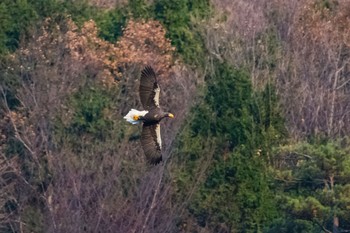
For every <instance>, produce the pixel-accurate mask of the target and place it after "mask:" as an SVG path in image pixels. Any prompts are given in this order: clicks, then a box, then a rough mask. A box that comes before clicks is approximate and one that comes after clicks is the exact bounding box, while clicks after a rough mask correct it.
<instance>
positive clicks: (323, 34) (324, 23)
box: [296, 1, 350, 47]
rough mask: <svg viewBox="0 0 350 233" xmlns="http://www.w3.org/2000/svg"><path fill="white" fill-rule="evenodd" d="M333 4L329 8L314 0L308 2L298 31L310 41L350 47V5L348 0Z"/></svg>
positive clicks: (302, 10) (303, 8) (301, 16)
mask: <svg viewBox="0 0 350 233" xmlns="http://www.w3.org/2000/svg"><path fill="white" fill-rule="evenodd" d="M332 4H333V8H332V9H329V8H327V7H325V6H321V5H320V3H319V4H315V2H314V1H308V2H306V3H305V4H304V5H303V7H302V9H301V10H300V12H301V15H300V20H299V23H298V24H297V28H296V30H297V31H296V32H297V33H298V34H299V35H301V36H304V37H307V39H309V40H310V41H314V42H319V43H327V44H335V45H341V44H344V45H346V46H347V47H350V6H349V5H348V3H347V1H338V2H333V1H332Z"/></svg>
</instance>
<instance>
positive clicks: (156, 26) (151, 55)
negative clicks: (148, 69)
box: [66, 19, 175, 86]
mask: <svg viewBox="0 0 350 233" xmlns="http://www.w3.org/2000/svg"><path fill="white" fill-rule="evenodd" d="M66 35H67V37H68V48H69V51H70V53H71V55H72V57H73V58H75V59H76V60H77V61H78V62H83V63H86V62H87V61H90V62H91V61H92V62H93V63H95V64H96V65H97V67H100V68H101V71H100V72H99V75H98V76H99V78H100V80H101V81H102V82H103V83H104V84H106V86H110V85H113V84H115V83H116V82H115V78H120V77H121V76H122V74H121V73H120V72H119V71H118V70H119V69H118V68H122V67H125V66H128V65H131V64H139V65H143V66H144V65H147V64H151V65H153V66H154V67H155V69H156V70H157V71H158V72H159V73H160V74H164V73H168V71H169V68H170V66H171V64H172V60H173V58H172V53H173V51H174V50H175V48H174V47H172V46H171V43H170V40H169V39H167V38H166V37H165V30H164V28H163V27H162V25H161V24H160V23H159V22H158V21H155V20H149V21H144V20H142V21H135V20H133V19H131V20H129V22H128V24H127V26H126V28H125V29H124V30H123V36H122V37H121V39H120V41H118V42H117V43H115V44H112V43H110V42H108V41H105V40H103V39H101V38H99V37H98V28H97V26H96V24H95V22H94V21H93V20H90V21H88V22H86V23H84V25H83V27H82V29H81V31H79V30H78V28H77V27H76V25H75V24H74V23H73V21H72V20H69V31H68V32H67V34H66Z"/></svg>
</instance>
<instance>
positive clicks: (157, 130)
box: [156, 124, 162, 149]
mask: <svg viewBox="0 0 350 233" xmlns="http://www.w3.org/2000/svg"><path fill="white" fill-rule="evenodd" d="M156 134H157V143H158V144H159V148H160V149H162V137H161V136H160V124H157V127H156Z"/></svg>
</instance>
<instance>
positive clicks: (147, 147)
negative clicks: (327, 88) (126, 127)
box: [141, 123, 162, 164]
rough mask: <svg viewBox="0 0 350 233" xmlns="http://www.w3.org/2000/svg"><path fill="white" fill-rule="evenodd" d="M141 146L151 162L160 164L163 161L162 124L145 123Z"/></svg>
mask: <svg viewBox="0 0 350 233" xmlns="http://www.w3.org/2000/svg"><path fill="white" fill-rule="evenodd" d="M141 146H142V149H143V151H144V153H145V155H146V159H147V160H148V162H149V163H150V164H158V163H160V162H161V161H162V153H161V148H162V140H161V137H160V125H159V123H158V124H147V123H144V124H143V127H142V133H141Z"/></svg>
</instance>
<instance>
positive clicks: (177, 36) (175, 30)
mask: <svg viewBox="0 0 350 233" xmlns="http://www.w3.org/2000/svg"><path fill="white" fill-rule="evenodd" d="M210 7H211V6H210V1H208V0H196V1H189V0H177V1H167V0H156V1H155V2H154V11H155V18H156V19H157V20H159V21H161V22H162V23H163V24H164V25H165V27H166V28H167V36H168V37H169V38H170V39H171V42H172V44H173V45H174V46H176V48H177V51H178V52H179V53H180V54H181V55H182V56H183V58H184V60H185V62H186V63H188V64H196V65H197V64H201V63H202V62H203V58H204V54H205V49H204V48H205V46H204V42H203V40H202V38H201V35H200V31H199V30H198V28H196V26H195V23H194V22H193V21H194V20H193V19H194V18H197V19H198V20H202V19H203V18H205V17H207V16H209V15H210V13H211V8H210Z"/></svg>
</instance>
